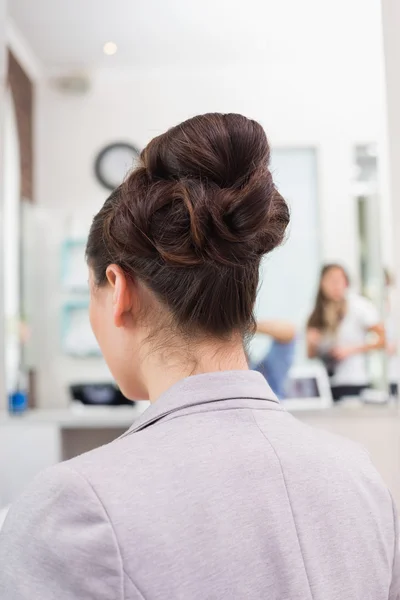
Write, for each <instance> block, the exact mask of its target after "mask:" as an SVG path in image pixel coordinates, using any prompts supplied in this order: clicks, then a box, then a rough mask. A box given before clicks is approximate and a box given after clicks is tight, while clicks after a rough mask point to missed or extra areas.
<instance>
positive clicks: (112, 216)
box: [87, 113, 289, 337]
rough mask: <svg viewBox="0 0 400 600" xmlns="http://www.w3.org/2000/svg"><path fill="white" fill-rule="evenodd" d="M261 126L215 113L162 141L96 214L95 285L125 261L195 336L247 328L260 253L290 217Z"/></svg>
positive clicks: (91, 252) (90, 248)
mask: <svg viewBox="0 0 400 600" xmlns="http://www.w3.org/2000/svg"><path fill="white" fill-rule="evenodd" d="M269 160H270V149H269V145H268V142H267V138H266V135H265V132H264V130H263V129H262V127H261V125H259V124H258V123H256V122H255V121H251V120H249V119H246V118H245V117H243V116H241V115H237V114H226V115H224V114H217V113H215V114H206V115H202V116H198V117H194V118H193V119H189V120H188V121H185V122H184V123H182V124H181V125H178V126H176V127H174V128H173V129H170V130H169V131H167V132H166V133H164V134H163V135H160V136H159V137H157V138H155V139H153V140H152V141H151V142H150V143H149V144H148V146H147V147H146V148H145V149H144V150H143V152H142V153H141V165H140V166H139V167H138V168H137V169H135V170H134V171H133V172H132V173H131V174H130V175H129V177H128V178H127V179H126V181H125V182H124V183H123V184H122V185H121V186H119V187H118V188H117V189H116V190H115V191H114V192H113V193H112V194H111V196H110V197H109V198H108V200H106V202H105V204H104V206H103V208H102V209H101V210H100V212H99V213H98V214H97V215H96V216H95V217H94V220H93V224H92V227H91V230H90V234H89V240H88V243H87V258H88V262H89V265H90V267H91V268H92V269H93V272H94V276H95V280H96V283H97V284H98V285H102V284H104V283H105V282H106V269H107V266H108V265H110V264H112V263H116V264H118V265H119V266H120V267H121V268H122V269H123V270H124V271H125V273H126V274H127V275H128V276H131V277H132V278H137V280H139V281H140V282H142V283H143V284H144V285H145V286H146V287H147V288H148V289H150V290H151V291H152V292H153V293H154V295H155V296H156V298H157V299H158V300H159V301H160V302H161V303H162V305H163V306H165V307H166V308H168V309H169V311H170V313H171V316H172V317H173V320H174V323H175V324H176V325H177V326H178V327H179V328H180V329H181V330H182V331H186V332H188V333H190V334H195V333H208V334H211V335H213V336H222V337H224V336H227V335H230V334H232V333H233V332H234V331H239V332H240V333H242V334H244V333H246V332H247V331H248V330H249V328H250V327H251V325H252V322H253V307H254V303H255V299H256V293H257V288H258V277H259V265H260V260H261V257H262V256H263V255H264V254H266V253H267V252H270V251H271V250H273V249H274V248H275V247H276V246H278V245H279V244H280V243H281V242H282V240H283V238H284V234H285V230H286V227H287V225H288V223H289V210H288V207H287V205H286V202H285V201H284V199H283V198H282V197H281V195H280V194H279V193H278V191H277V190H276V188H275V186H274V183H273V180H272V176H271V173H270V171H269V168H268V165H269Z"/></svg>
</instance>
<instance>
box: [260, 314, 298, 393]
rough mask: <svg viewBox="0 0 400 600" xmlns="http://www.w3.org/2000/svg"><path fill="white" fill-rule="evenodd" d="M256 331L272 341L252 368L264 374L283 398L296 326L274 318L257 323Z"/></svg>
mask: <svg viewBox="0 0 400 600" xmlns="http://www.w3.org/2000/svg"><path fill="white" fill-rule="evenodd" d="M257 333H261V334H263V335H266V336H268V337H269V338H271V339H272V343H271V346H270V348H269V349H268V352H267V353H266V355H265V356H264V358H263V359H262V360H261V361H260V362H258V363H257V364H256V365H255V367H254V369H255V370H256V371H259V372H260V373H262V374H263V375H264V377H265V379H266V380H267V381H268V383H269V385H270V386H271V389H272V390H273V392H274V393H275V394H276V395H277V396H278V398H280V399H284V397H285V384H286V381H287V378H288V374H289V371H290V367H291V366H292V364H293V359H294V354H295V349H296V328H295V326H294V325H293V324H292V323H290V322H289V321H282V320H277V319H274V320H268V321H260V322H259V323H257Z"/></svg>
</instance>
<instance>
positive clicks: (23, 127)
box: [7, 50, 34, 202]
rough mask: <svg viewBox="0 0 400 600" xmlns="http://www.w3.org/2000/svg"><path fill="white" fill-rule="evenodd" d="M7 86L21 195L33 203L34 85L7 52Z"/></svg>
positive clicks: (11, 54)
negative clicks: (13, 115) (12, 108)
mask: <svg viewBox="0 0 400 600" xmlns="http://www.w3.org/2000/svg"><path fill="white" fill-rule="evenodd" d="M7 79H8V84H9V86H10V89H11V93H12V96H13V100H14V106H15V112H16V118H17V127H18V136H19V147H20V157H21V195H22V198H24V199H25V200H28V201H30V202H33V201H34V181H33V177H34V150H33V102H34V85H33V83H32V81H31V79H30V78H29V76H28V75H27V73H26V72H25V71H24V69H23V67H22V66H21V65H20V63H19V62H18V60H17V59H16V58H15V56H14V54H13V53H12V52H11V50H8V74H7Z"/></svg>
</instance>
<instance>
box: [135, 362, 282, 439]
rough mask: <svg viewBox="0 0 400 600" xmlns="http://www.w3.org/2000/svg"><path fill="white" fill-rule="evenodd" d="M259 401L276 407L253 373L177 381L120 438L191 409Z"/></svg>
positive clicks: (263, 382) (259, 377)
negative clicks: (235, 402) (209, 405)
mask: <svg viewBox="0 0 400 600" xmlns="http://www.w3.org/2000/svg"><path fill="white" fill-rule="evenodd" d="M240 399H247V400H261V401H267V402H272V403H275V404H279V401H278V399H277V398H276V396H275V394H274V393H273V391H272V390H271V388H270V387H269V385H268V383H267V382H266V380H265V379H264V377H263V376H262V375H261V374H260V373H258V372H256V371H219V372H216V373H205V374H202V375H193V376H192V377H187V378H186V379H182V380H181V381H178V383H176V384H175V385H173V386H172V387H171V388H169V389H168V390H167V391H166V392H164V394H162V395H161V396H160V397H159V398H158V400H156V401H155V402H154V403H153V404H151V405H150V406H149V408H148V409H147V410H146V411H145V412H144V413H143V414H142V415H141V416H140V417H139V419H138V420H137V421H135V423H134V424H133V425H132V427H131V428H130V429H129V430H128V431H127V432H126V433H125V434H124V435H127V434H129V433H134V432H135V431H139V430H141V429H144V428H145V427H147V426H149V425H151V424H152V423H155V422H156V421H158V420H160V419H162V418H163V417H165V416H167V415H169V414H171V413H173V412H176V411H179V410H183V409H186V408H189V407H191V406H196V405H200V404H208V403H212V402H218V401H223V400H240Z"/></svg>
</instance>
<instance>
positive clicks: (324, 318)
mask: <svg viewBox="0 0 400 600" xmlns="http://www.w3.org/2000/svg"><path fill="white" fill-rule="evenodd" d="M334 269H339V271H341V272H342V273H343V275H344V278H345V280H346V282H347V285H350V278H349V275H348V273H347V271H346V269H345V268H344V267H342V265H339V264H336V263H330V264H328V265H324V266H323V267H322V269H321V274H320V277H319V284H318V292H317V297H316V299H315V306H314V308H313V311H312V313H311V315H310V318H309V319H308V323H307V327H308V328H314V329H318V330H319V331H329V330H330V331H332V332H335V331H336V330H337V328H338V326H339V324H340V323H341V321H342V320H343V318H344V316H345V314H346V309H347V303H346V301H345V300H343V301H342V302H339V303H337V306H336V310H334V312H333V315H332V313H331V311H329V308H328V307H329V306H330V305H332V302H331V301H330V300H329V298H326V296H325V294H324V291H323V289H322V280H323V279H324V277H325V275H326V274H327V273H329V271H333V270H334ZM332 316H333V318H332Z"/></svg>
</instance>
